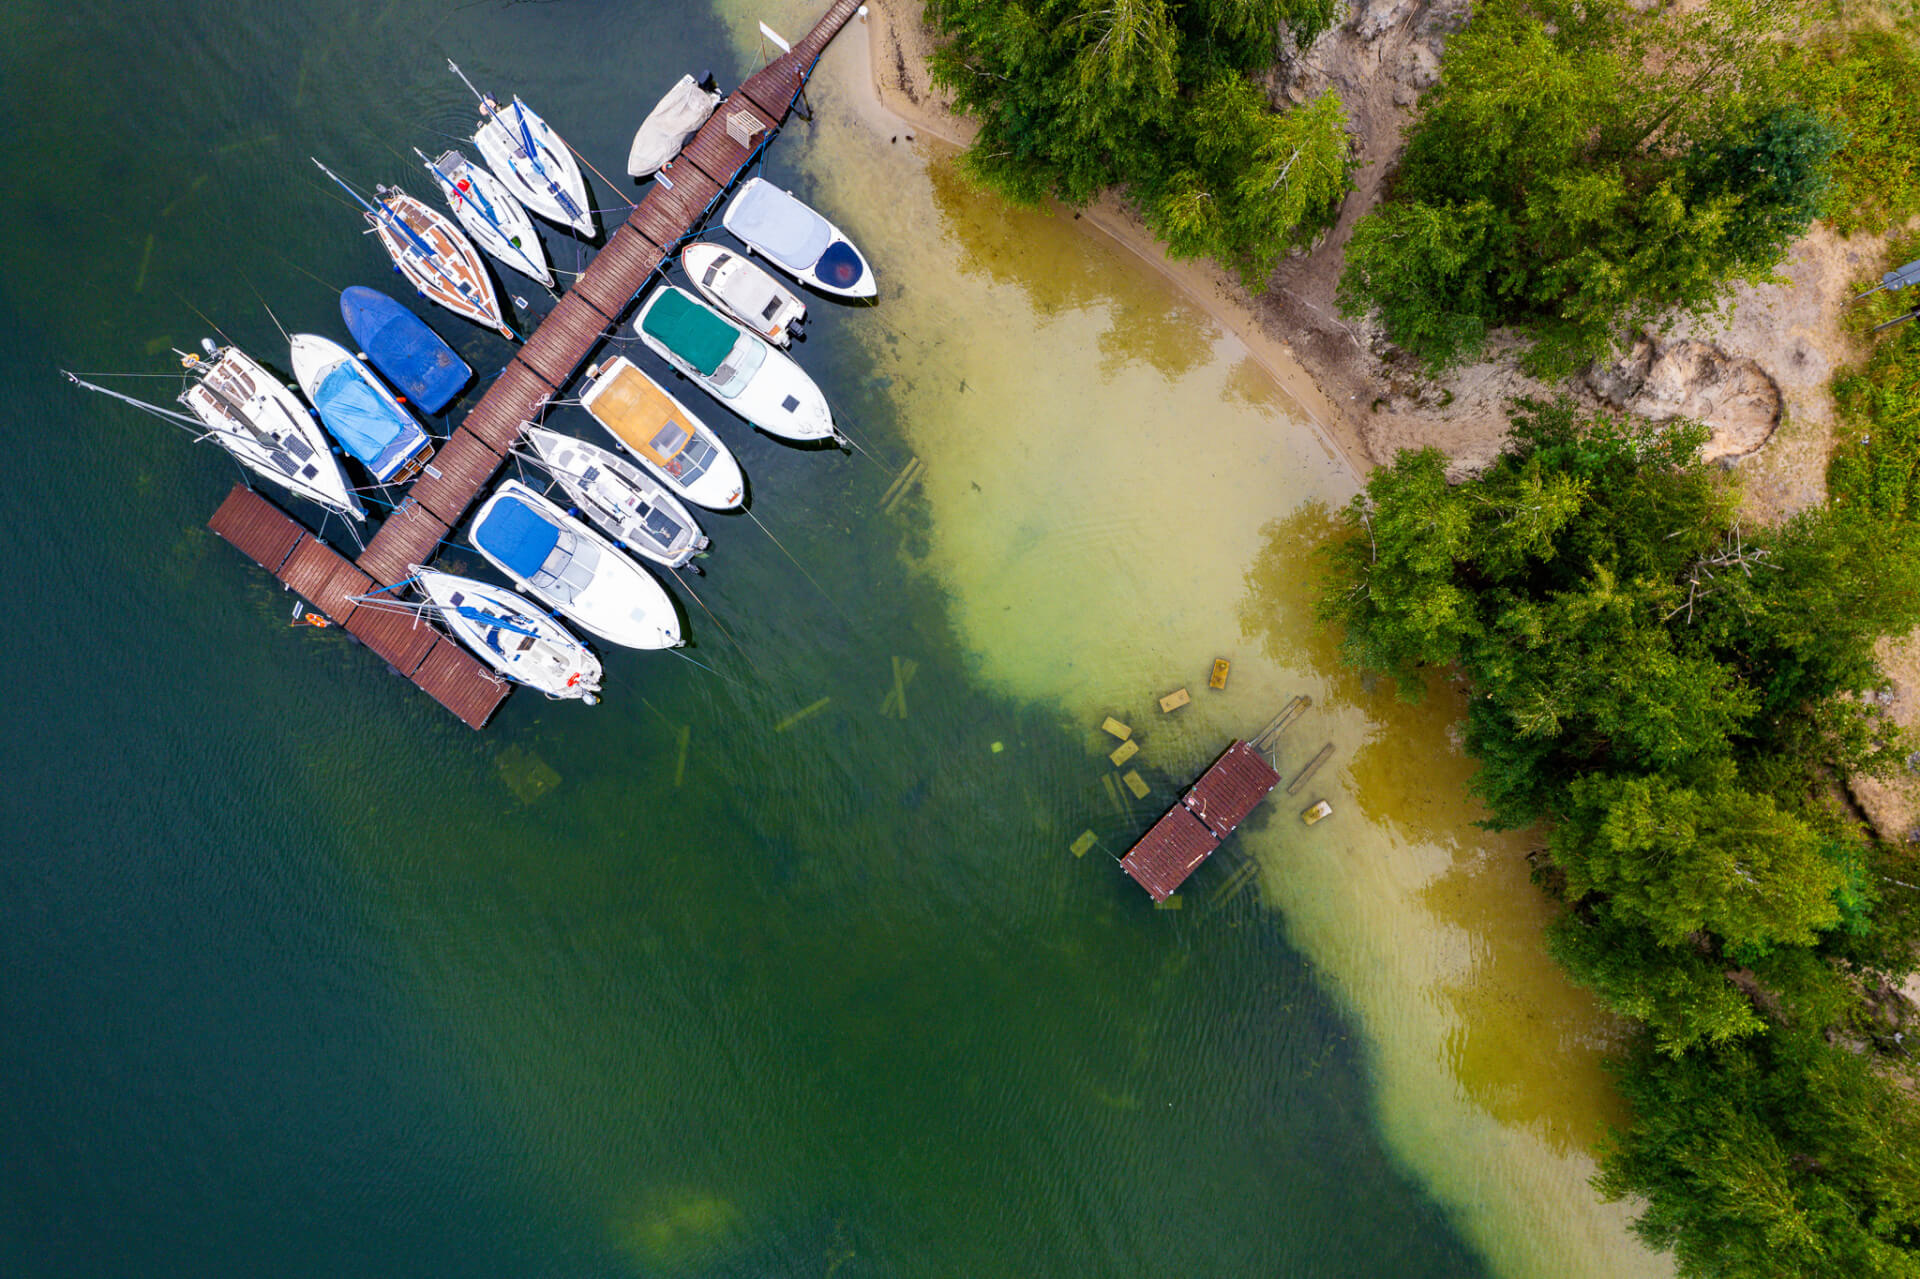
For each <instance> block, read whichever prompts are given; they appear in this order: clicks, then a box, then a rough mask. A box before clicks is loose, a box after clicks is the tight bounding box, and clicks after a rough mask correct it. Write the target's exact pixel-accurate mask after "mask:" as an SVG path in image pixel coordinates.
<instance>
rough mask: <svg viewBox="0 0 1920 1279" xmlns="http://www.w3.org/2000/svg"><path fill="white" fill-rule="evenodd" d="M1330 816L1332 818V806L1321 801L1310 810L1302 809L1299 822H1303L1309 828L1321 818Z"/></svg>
mask: <svg viewBox="0 0 1920 1279" xmlns="http://www.w3.org/2000/svg"><path fill="white" fill-rule="evenodd" d="M1331 816H1333V805H1332V804H1329V803H1328V802H1327V801H1326V800H1324V799H1323V800H1321V801H1320V802H1319V803H1317V804H1315V805H1314V806H1313V807H1312V808H1304V809H1301V810H1300V820H1301V821H1303V822H1305V823H1306V824H1307V825H1309V826H1311V825H1313V824H1314V823H1315V822H1317V821H1319V820H1320V819H1321V818H1322V817H1331Z"/></svg>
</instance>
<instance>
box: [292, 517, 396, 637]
mask: <svg viewBox="0 0 1920 1279" xmlns="http://www.w3.org/2000/svg"><path fill="white" fill-rule="evenodd" d="M278 576H279V578H280V580H281V581H283V582H285V583H286V584H287V589H288V590H291V591H294V592H296V593H297V594H299V595H301V596H303V597H304V598H305V599H307V600H308V601H309V602H311V603H312V604H313V606H314V607H315V608H318V609H319V610H320V611H321V612H322V613H325V614H326V615H327V616H328V617H330V618H332V619H333V620H334V621H336V622H339V623H341V624H342V625H344V624H345V623H346V622H347V621H348V620H349V619H350V618H351V617H352V615H353V608H354V604H353V597H354V596H356V595H364V594H366V593H367V592H368V591H369V590H371V589H372V588H373V579H372V578H370V577H368V576H367V575H366V574H365V573H363V572H361V571H360V570H359V569H357V568H355V567H354V565H353V562H352V561H351V560H349V559H347V557H346V556H344V555H342V554H340V552H338V551H336V550H334V549H333V548H332V547H331V546H328V545H327V544H326V543H325V542H323V541H321V540H320V539H319V538H317V537H306V538H303V539H301V542H300V544H299V545H298V546H296V547H294V548H293V553H292V554H290V555H288V556H287V562H286V563H285V564H283V565H281V566H280V572H279V574H278Z"/></svg>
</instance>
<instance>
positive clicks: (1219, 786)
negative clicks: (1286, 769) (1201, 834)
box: [1180, 741, 1280, 839]
mask: <svg viewBox="0 0 1920 1279" xmlns="http://www.w3.org/2000/svg"><path fill="white" fill-rule="evenodd" d="M1279 784H1280V774H1278V773H1276V772H1274V771H1273V768H1272V767H1271V766H1270V765H1269V764H1268V763H1267V761H1266V760H1264V759H1262V758H1261V757H1260V753H1259V752H1258V751H1256V750H1254V749H1253V748H1252V747H1251V746H1249V745H1247V743H1245V742H1238V741H1237V742H1235V743H1234V744H1233V745H1231V746H1229V747H1228V748H1227V749H1226V750H1225V751H1224V752H1223V753H1222V754H1221V756H1220V758H1219V759H1217V760H1215V761H1214V762H1213V767H1212V768H1209V769H1208V770H1207V771H1206V773H1205V774H1204V775H1202V777H1201V778H1200V780H1199V781H1197V782H1195V783H1194V784H1193V789H1191V790H1189V791H1188V792H1187V793H1186V796H1185V798H1183V799H1182V800H1181V801H1180V802H1181V803H1183V804H1185V805H1186V806H1187V807H1188V808H1190V809H1192V810H1193V814H1194V816H1196V817H1198V818H1199V819H1200V820H1201V821H1203V822H1205V823H1206V824H1207V826H1208V827H1209V828H1210V829H1211V830H1212V831H1213V833H1214V834H1216V835H1218V836H1219V837H1220V838H1221V839H1225V838H1226V837H1227V836H1228V835H1230V834H1232V833H1233V828H1234V827H1236V826H1238V825H1239V824H1240V823H1241V822H1243V821H1245V820H1246V819H1247V814H1249V813H1251V812H1252V811H1253V810H1254V809H1255V808H1258V807H1259V806H1260V801H1261V800H1263V799H1265V798H1266V797H1267V792H1269V791H1271V790H1272V789H1273V788H1274V787H1275V786H1278V785H1279Z"/></svg>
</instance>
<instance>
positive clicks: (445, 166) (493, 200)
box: [413, 147, 553, 288]
mask: <svg viewBox="0 0 1920 1279" xmlns="http://www.w3.org/2000/svg"><path fill="white" fill-rule="evenodd" d="M413 153H414V154H415V155H417V156H419V157H420V159H421V160H422V161H423V162H424V163H425V164H426V166H427V172H428V173H431V174H432V175H433V180H434V181H435V182H436V183H438V184H439V186H440V194H441V195H443V196H445V197H446V200H447V207H448V208H450V209H452V210H453V216H454V217H455V218H456V219H458V220H459V223H460V225H461V226H463V227H465V228H466V229H467V234H469V235H471V236H472V237H473V241H474V243H475V244H478V245H479V246H480V247H481V248H483V249H485V250H486V251H487V252H488V253H489V254H491V255H492V256H493V258H494V260H495V261H498V262H501V263H504V264H505V265H507V266H510V267H512V268H513V269H514V270H516V271H518V272H519V273H520V274H522V275H524V276H528V277H530V278H531V279H535V280H538V281H540V283H542V284H544V285H546V286H547V287H548V288H552V287H553V271H552V269H551V268H549V267H548V265H547V247H546V246H545V245H544V244H542V243H540V237H539V236H538V235H537V234H535V233H534V229H533V219H531V218H529V217H528V216H527V211H526V209H524V208H523V207H521V204H520V201H518V200H516V199H514V198H513V192H511V191H509V190H507V187H506V184H505V183H503V182H501V181H500V179H499V178H496V177H494V176H493V174H492V173H491V172H489V171H488V170H487V169H485V168H483V167H482V166H480V165H477V164H475V163H473V162H472V161H471V160H469V159H467V157H466V156H464V155H462V154H461V153H460V152H459V151H457V150H455V149H452V148H449V149H447V150H446V151H443V152H441V153H440V156H439V158H438V159H433V160H429V159H427V157H426V154H425V153H424V152H422V151H421V150H420V148H419V147H415V148H414V149H413Z"/></svg>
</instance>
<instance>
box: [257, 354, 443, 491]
mask: <svg viewBox="0 0 1920 1279" xmlns="http://www.w3.org/2000/svg"><path fill="white" fill-rule="evenodd" d="M291 349H292V353H293V376H294V377H295V378H296V379H297V380H298V381H299V383H300V390H301V391H302V392H303V393H304V394H305V395H306V397H307V398H308V399H309V400H311V401H313V404H314V407H315V408H317V409H318V410H319V411H320V420H321V421H322V422H324V423H326V427H327V430H328V431H330V432H331V433H332V434H333V436H334V438H335V439H337V440H339V441H340V443H341V444H342V445H344V446H345V447H346V449H347V451H348V452H349V453H352V454H353V455H354V457H356V458H358V459H359V460H360V462H361V464H362V465H364V466H365V467H366V468H367V472H368V473H369V474H370V475H372V476H373V478H374V480H375V482H376V483H380V484H394V483H399V482H401V481H403V480H407V479H411V478H412V477H413V475H414V474H415V473H416V472H418V471H419V469H420V468H421V466H423V465H425V463H426V460H427V459H428V458H429V457H431V456H432V455H433V440H432V438H431V437H430V436H428V434H427V433H426V432H425V431H424V430H422V429H421V428H420V424H419V423H418V422H416V421H415V420H414V417H413V414H411V413H409V412H407V410H406V408H405V406H403V405H402V404H401V403H400V401H399V400H397V399H395V398H394V395H393V392H391V391H389V390H387V388H386V386H385V385H384V384H382V382H381V381H380V379H379V378H377V377H375V376H374V375H373V371H372V370H371V369H369V368H367V366H366V365H364V364H362V363H360V361H359V360H357V359H355V358H354V356H353V353H352V352H351V351H349V350H347V348H346V347H344V346H341V345H340V344H339V343H338V342H334V341H331V340H329V339H327V338H323V337H320V336H318V335H316V334H313V333H296V334H294V335H293V338H292V341H291ZM336 374H339V375H343V376H342V379H341V380H336ZM347 378H350V379H351V382H350V383H347V382H346V381H345V380H344V379H347ZM343 385H344V386H346V387H347V388H348V389H351V387H352V386H355V385H357V386H359V387H363V388H365V393H364V394H357V395H356V396H355V401H356V405H357V407H359V408H360V409H362V410H363V411H364V412H366V413H369V414H371V416H370V417H367V418H366V419H364V420H367V421H371V422H372V423H374V425H375V427H376V428H384V429H385V430H390V431H391V432H392V435H391V437H390V438H386V439H380V438H378V437H376V441H375V446H369V445H368V444H367V442H366V441H367V434H366V432H365V431H364V430H356V429H355V425H354V423H355V422H356V421H358V420H361V419H349V418H347V417H346V416H344V415H343V413H342V412H341V410H340V409H339V408H338V407H336V406H335V405H333V404H330V403H328V402H327V400H326V393H327V391H328V389H329V388H330V387H334V386H343Z"/></svg>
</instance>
